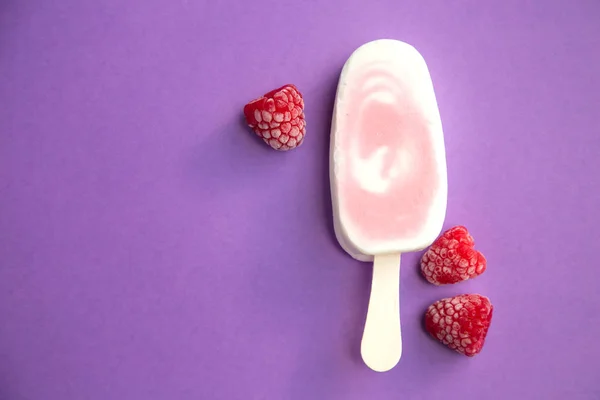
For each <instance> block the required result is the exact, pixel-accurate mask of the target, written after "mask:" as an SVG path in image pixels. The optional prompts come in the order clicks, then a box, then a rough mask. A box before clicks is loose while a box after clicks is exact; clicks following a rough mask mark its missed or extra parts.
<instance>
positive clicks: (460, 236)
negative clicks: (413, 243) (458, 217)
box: [421, 226, 486, 285]
mask: <svg viewBox="0 0 600 400" xmlns="http://www.w3.org/2000/svg"><path fill="white" fill-rule="evenodd" d="M474 245H475V241H474V240H473V237H471V235H470V234H469V231H467V228H465V227H464V226H455V227H454V228H451V229H448V230H447V231H446V232H444V233H443V234H442V236H440V237H439V238H438V239H437V240H436V241H435V242H433V244H432V245H431V247H430V248H429V249H428V250H427V252H426V253H425V254H423V257H422V258H421V272H422V273H423V276H424V277H425V279H427V281H429V282H430V283H433V284H434V285H446V284H450V283H457V282H461V281H464V280H467V279H470V278H475V277H477V276H479V275H481V274H483V272H484V271H485V268H486V260H485V257H484V256H483V254H481V253H480V252H479V251H477V250H475V249H473V246H474Z"/></svg>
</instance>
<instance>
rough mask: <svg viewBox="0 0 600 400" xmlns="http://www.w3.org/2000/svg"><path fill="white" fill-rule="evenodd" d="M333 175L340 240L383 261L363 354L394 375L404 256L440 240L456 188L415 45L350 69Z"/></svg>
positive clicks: (389, 45) (370, 56) (338, 103)
mask: <svg viewBox="0 0 600 400" xmlns="http://www.w3.org/2000/svg"><path fill="white" fill-rule="evenodd" d="M330 175H331V192H332V200H333V210H334V226H335V233H336V236H337V239H338V241H339V243H340V245H341V246H342V248H343V249H344V250H346V252H347V253H349V254H350V255H351V256H352V257H354V258H356V259H358V260H361V261H373V263H374V272H373V284H372V288H371V300H370V303H369V312H368V314H367V321H366V324H365V333H364V335H363V340H362V345H361V352H362V356H363V359H364V361H365V362H366V364H367V365H368V366H369V367H371V368H372V369H374V370H376V371H386V370H388V369H391V368H392V367H393V366H394V365H396V363H397V362H398V361H399V359H400V356H401V353H402V345H401V335H400V319H399V315H400V314H399V293H398V291H399V271H400V254H401V253H405V252H411V251H416V250H420V249H423V248H425V247H427V246H428V245H430V244H431V243H432V242H433V241H434V240H435V238H436V237H437V236H438V235H439V233H440V231H441V229H442V223H443V220H444V216H445V213H446V201H447V189H448V185H447V177H446V156H445V151H444V137H443V132H442V124H441V119H440V114H439V110H438V106H437V101H436V98H435V93H434V89H433V84H432V81H431V77H430V75H429V70H428V68H427V65H426V63H425V60H424V59H423V57H422V56H421V54H420V53H419V52H418V51H417V50H416V49H415V48H414V47H412V46H411V45H409V44H407V43H404V42H400V41H396V40H377V41H374V42H370V43H367V44H365V45H363V46H361V47H359V48H358V49H357V50H356V51H355V52H354V53H353V54H352V55H351V56H350V58H349V59H348V61H347V62H346V64H345V65H344V68H343V70H342V73H341V77H340V80H339V84H338V89H337V95H336V100H335V108H334V115H333V121H332V131H331V159H330Z"/></svg>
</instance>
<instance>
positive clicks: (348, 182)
mask: <svg viewBox="0 0 600 400" xmlns="http://www.w3.org/2000/svg"><path fill="white" fill-rule="evenodd" d="M385 67H386V65H385V63H376V62H375V63H369V64H363V65H360V66H357V67H356V68H355V70H354V71H352V72H351V74H352V75H353V76H350V77H348V78H347V79H348V80H347V82H348V85H347V88H346V89H345V90H346V92H345V95H344V101H343V104H342V105H341V107H343V109H341V110H339V111H338V112H341V113H343V115H344V117H343V118H340V120H339V123H338V127H337V128H338V129H337V131H338V133H339V134H338V136H337V137H336V146H337V151H339V152H340V154H341V157H340V159H341V162H339V164H338V170H337V171H336V175H337V179H338V199H339V206H340V212H341V215H342V218H343V220H344V224H345V225H346V226H347V227H348V228H350V229H349V230H348V235H349V237H350V239H351V240H352V241H353V242H355V243H358V244H359V245H361V246H371V245H372V244H376V243H381V242H384V243H385V242H399V241H404V240H408V241H410V240H411V239H412V238H414V237H416V236H418V235H420V234H421V233H422V230H423V229H425V228H426V226H425V225H426V222H427V220H428V216H429V213H430V210H431V208H432V207H433V206H434V202H435V195H436V193H437V190H438V188H439V186H440V182H441V177H440V176H439V172H438V171H439V168H438V166H437V160H436V156H435V151H434V137H433V135H432V132H431V129H430V124H429V123H428V121H427V120H426V119H425V118H424V116H423V115H422V112H420V111H419V110H420V108H419V107H418V106H417V104H416V98H415V96H414V93H413V92H411V90H413V89H412V88H411V85H407V84H406V83H405V82H402V80H400V79H398V76H397V75H393V74H391V73H390V72H389V71H388V70H386V68H385ZM388 68H389V67H388Z"/></svg>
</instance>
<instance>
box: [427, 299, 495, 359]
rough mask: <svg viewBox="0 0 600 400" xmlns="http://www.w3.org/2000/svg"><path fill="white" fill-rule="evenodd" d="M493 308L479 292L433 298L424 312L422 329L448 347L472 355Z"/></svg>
mask: <svg viewBox="0 0 600 400" xmlns="http://www.w3.org/2000/svg"><path fill="white" fill-rule="evenodd" d="M493 309H494V307H493V306H492V303H490V300H489V299H488V298H487V297H485V296H482V295H479V294H463V295H460V296H455V297H451V298H447V299H442V300H439V301H436V302H435V303H433V304H432V305H430V306H429V308H428V309H427V312H426V313H425V329H426V330H427V332H429V334H430V335H431V336H432V337H434V338H435V339H437V340H439V341H440V342H442V343H444V344H445V345H446V346H448V347H450V348H451V349H452V350H455V351H457V352H459V353H460V354H464V355H465V356H468V357H473V356H474V355H476V354H477V353H479V352H480V351H481V349H482V348H483V344H484V342H485V337H486V335H487V333H488V329H489V327H490V323H491V321H492V311H493Z"/></svg>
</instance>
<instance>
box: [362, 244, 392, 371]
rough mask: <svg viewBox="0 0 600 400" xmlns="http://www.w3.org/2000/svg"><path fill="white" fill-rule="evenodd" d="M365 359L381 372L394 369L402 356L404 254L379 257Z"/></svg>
mask: <svg viewBox="0 0 600 400" xmlns="http://www.w3.org/2000/svg"><path fill="white" fill-rule="evenodd" d="M360 353H361V355H362V358H363V360H364V362H365V364H367V366H368V367H369V368H371V369H372V370H373V371H377V372H385V371H389V370H390V369H392V368H393V367H394V366H395V365H396V364H398V361H400V356H401V355H402V336H401V334H400V254H399V253H398V254H388V255H379V256H375V259H374V261H373V282H372V284H371V298H370V300H369V310H368V312H367V321H366V323H365V331H364V333H363V337H362V342H361V346H360Z"/></svg>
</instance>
